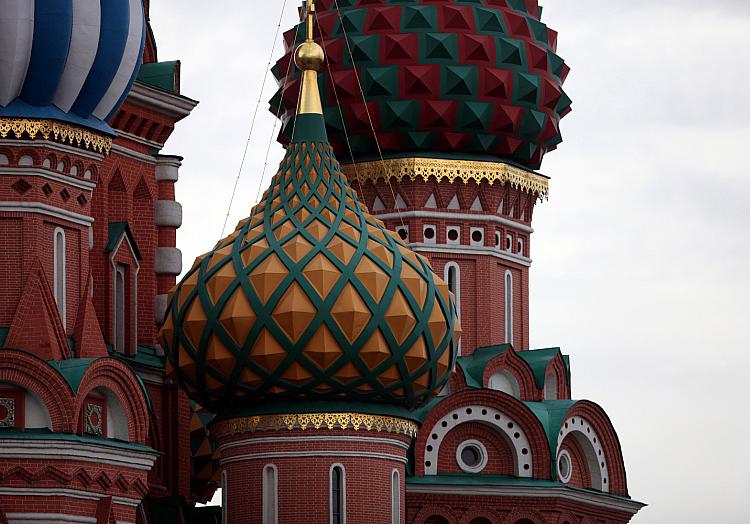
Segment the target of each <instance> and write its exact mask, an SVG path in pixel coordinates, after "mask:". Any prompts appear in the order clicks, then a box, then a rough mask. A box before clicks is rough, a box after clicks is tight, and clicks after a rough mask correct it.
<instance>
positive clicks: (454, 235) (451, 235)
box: [448, 229, 458, 242]
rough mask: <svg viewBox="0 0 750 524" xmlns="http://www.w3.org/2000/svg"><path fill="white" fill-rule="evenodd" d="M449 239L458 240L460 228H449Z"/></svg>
mask: <svg viewBox="0 0 750 524" xmlns="http://www.w3.org/2000/svg"><path fill="white" fill-rule="evenodd" d="M448 240H450V241H451V242H455V241H456V240H458V229H449V230H448Z"/></svg>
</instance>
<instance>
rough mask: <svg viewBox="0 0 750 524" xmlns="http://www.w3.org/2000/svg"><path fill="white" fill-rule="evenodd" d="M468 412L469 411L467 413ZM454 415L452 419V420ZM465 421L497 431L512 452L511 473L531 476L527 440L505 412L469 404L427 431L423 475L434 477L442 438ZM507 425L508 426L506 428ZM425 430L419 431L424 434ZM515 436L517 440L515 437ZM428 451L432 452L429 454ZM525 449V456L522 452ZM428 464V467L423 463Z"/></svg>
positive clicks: (526, 476)
mask: <svg viewBox="0 0 750 524" xmlns="http://www.w3.org/2000/svg"><path fill="white" fill-rule="evenodd" d="M469 411H470V412H469ZM454 415H456V417H455V418H454ZM466 422H480V423H483V424H487V425H490V426H492V427H494V428H496V429H498V430H499V431H500V432H501V433H502V434H503V435H504V436H505V440H506V442H508V443H509V444H510V445H511V447H512V448H513V450H514V452H515V453H514V454H515V457H514V458H515V460H514V474H515V476H517V477H525V478H531V477H532V476H533V473H534V472H533V467H532V466H533V460H532V459H533V457H532V451H531V445H530V444H529V439H528V437H527V436H526V432H525V431H524V430H523V428H521V426H520V425H519V424H518V423H517V422H516V421H515V420H513V419H511V418H510V417H509V416H507V415H506V414H505V413H503V412H501V411H498V410H497V409H494V408H491V407H489V406H480V405H471V406H462V407H460V408H456V409H454V410H453V411H451V412H450V413H448V414H446V415H445V416H444V417H443V418H441V419H440V420H438V421H437V422H436V423H435V425H434V426H432V428H430V433H429V436H428V437H427V442H426V443H425V448H424V470H425V475H437V474H438V457H439V456H440V446H441V444H442V443H443V439H444V438H445V436H446V435H447V434H448V433H449V432H450V431H451V430H453V429H454V428H456V427H457V426H459V425H461V424H464V423H466ZM509 425H512V426H511V427H509ZM425 429H426V428H422V431H424V430H425ZM516 434H518V437H516ZM429 448H432V451H429ZM524 449H525V450H526V454H524V453H523V450H524ZM428 462H429V465H427V463H428Z"/></svg>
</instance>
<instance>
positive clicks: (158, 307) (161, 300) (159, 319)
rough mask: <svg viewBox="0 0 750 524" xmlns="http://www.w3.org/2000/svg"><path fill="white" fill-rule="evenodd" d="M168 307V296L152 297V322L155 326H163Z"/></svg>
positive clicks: (164, 294)
mask: <svg viewBox="0 0 750 524" xmlns="http://www.w3.org/2000/svg"><path fill="white" fill-rule="evenodd" d="M168 306H169V295H168V294H166V293H163V294H161V295H156V296H155V297H154V320H155V321H156V323H157V324H163V323H164V319H165V318H166V316H167V307H168Z"/></svg>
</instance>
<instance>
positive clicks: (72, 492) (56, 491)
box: [0, 487, 141, 508]
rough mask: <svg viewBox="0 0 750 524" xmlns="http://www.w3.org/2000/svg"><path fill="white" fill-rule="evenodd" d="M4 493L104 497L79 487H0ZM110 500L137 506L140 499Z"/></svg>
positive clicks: (124, 504)
mask: <svg viewBox="0 0 750 524" xmlns="http://www.w3.org/2000/svg"><path fill="white" fill-rule="evenodd" d="M2 495H6V496H11V497H66V498H71V499H78V500H95V501H98V500H100V499H101V498H102V497H106V496H107V495H105V494H104V493H94V492H92V491H83V490H80V489H67V488H5V487H0V496H2ZM112 502H113V503H115V504H119V505H121V506H129V507H131V508H135V507H138V505H139V504H140V503H141V501H140V499H132V498H129V497H112Z"/></svg>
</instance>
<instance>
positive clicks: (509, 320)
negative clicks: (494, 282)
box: [505, 271, 513, 344]
mask: <svg viewBox="0 0 750 524" xmlns="http://www.w3.org/2000/svg"><path fill="white" fill-rule="evenodd" d="M505 343H506V344H512V343H513V275H512V274H511V272H510V271H506V272H505Z"/></svg>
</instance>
